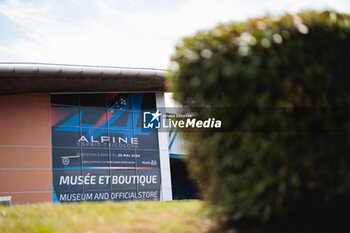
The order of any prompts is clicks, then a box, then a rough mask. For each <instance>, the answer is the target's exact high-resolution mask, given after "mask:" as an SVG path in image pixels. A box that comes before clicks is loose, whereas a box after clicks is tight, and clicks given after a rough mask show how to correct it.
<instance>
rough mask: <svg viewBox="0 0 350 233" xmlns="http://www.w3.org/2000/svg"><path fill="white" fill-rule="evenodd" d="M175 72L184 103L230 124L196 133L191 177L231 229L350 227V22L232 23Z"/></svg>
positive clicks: (308, 17) (183, 52)
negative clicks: (222, 127) (349, 224)
mask: <svg viewBox="0 0 350 233" xmlns="http://www.w3.org/2000/svg"><path fill="white" fill-rule="evenodd" d="M170 68H171V71H170V74H169V76H170V77H169V78H170V80H171V87H172V88H173V90H174V96H175V99H176V100H178V101H179V102H180V103H182V104H183V105H185V106H189V107H190V108H192V109H191V111H193V112H194V113H196V114H198V116H199V117H202V118H207V117H215V118H216V119H220V120H222V122H223V125H224V126H225V129H222V130H221V131H217V132H208V131H204V130H203V131H200V132H197V133H191V134H189V133H188V134H187V136H188V137H187V140H189V141H190V146H189V155H190V156H189V159H188V165H189V170H190V172H191V175H192V177H193V178H194V179H195V180H197V181H198V182H199V184H200V189H201V191H202V194H203V196H204V198H205V199H206V200H208V202H209V208H210V211H211V213H212V215H213V216H214V217H215V218H216V219H217V220H218V221H219V222H220V223H223V224H221V225H224V226H225V227H227V228H231V227H235V228H236V229H240V230H241V231H243V232H244V230H247V229H248V230H249V229H250V230H252V229H255V228H257V229H259V230H258V231H257V232H259V231H267V232H274V230H275V231H277V232H288V229H289V231H290V232H296V231H293V230H292V229H294V230H295V229H299V231H297V232H308V231H310V232H312V231H315V230H316V229H317V230H325V229H332V230H334V229H336V228H337V227H339V226H343V225H344V224H345V223H346V221H347V220H348V216H349V213H348V212H349V211H350V209H349V207H350V150H349V145H350V140H349V139H350V138H349V128H350V127H349V122H350V119H349V116H350V115H349V107H350V91H349V88H350V86H349V77H350V16H349V15H345V14H339V13H336V12H331V11H326V12H321V13H317V12H310V11H307V12H302V13H300V14H298V15H290V14H286V15H284V16H281V17H275V16H267V17H265V18H259V19H250V20H248V21H247V22H243V23H233V24H222V25H219V26H218V27H216V28H214V29H213V30H210V31H205V32H199V33H197V34H196V35H195V36H194V37H192V38H185V39H183V40H182V42H181V43H180V44H179V45H178V46H177V47H176V52H175V54H174V55H173V56H172V58H171V65H170ZM199 106H205V107H211V108H206V109H205V110H203V109H202V110H201V108H196V107H199ZM228 129H229V130H228ZM276 229H277V230H276ZM254 232H255V231H254Z"/></svg>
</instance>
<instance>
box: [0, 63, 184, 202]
mask: <svg viewBox="0 0 350 233" xmlns="http://www.w3.org/2000/svg"><path fill="white" fill-rule="evenodd" d="M164 74H165V71H163V70H157V69H136V68H135V69H130V68H116V67H95V66H72V65H52V64H28V63H21V64H19V63H2V64H0V95H1V96H0V132H1V134H0V196H11V197H12V203H13V204H26V203H39V202H80V201H105V200H115V201H121V200H163V201H165V200H172V198H173V197H172V182H171V170H170V167H171V165H170V157H171V154H170V156H169V151H171V150H172V149H171V148H172V146H173V144H174V140H173V139H172V138H171V139H170V140H169V136H170V137H174V135H171V134H169V133H168V132H161V131H159V130H157V128H156V127H144V126H145V120H146V118H149V120H151V121H152V119H151V118H153V117H157V115H153V114H155V113H156V112H157V109H165V101H164V91H165V78H164ZM175 136H176V135H175ZM175 144H176V143H175ZM177 156H180V157H181V155H178V154H173V157H177Z"/></svg>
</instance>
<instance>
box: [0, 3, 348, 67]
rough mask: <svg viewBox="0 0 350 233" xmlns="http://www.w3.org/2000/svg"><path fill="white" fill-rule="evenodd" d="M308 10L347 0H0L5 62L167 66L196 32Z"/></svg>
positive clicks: (340, 7)
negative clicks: (176, 48)
mask: <svg viewBox="0 0 350 233" xmlns="http://www.w3.org/2000/svg"><path fill="white" fill-rule="evenodd" d="M310 9H312V10H324V9H333V10H337V11H339V12H342V13H350V0H0V62H43V63H58V64H77V65H104V66H118V67H139V68H160V69H167V68H168V66H169V63H170V62H169V61H170V56H171V54H172V53H173V52H174V51H175V45H176V44H177V43H179V41H180V40H181V39H182V38H184V37H188V36H192V35H194V34H195V33H196V32H198V31H201V30H208V29H211V28H213V27H215V26H216V25H218V24H219V23H229V22H233V21H236V22H238V21H243V20H246V19H248V18H252V17H259V16H264V15H266V14H274V15H279V14H284V13H286V12H289V13H296V12H298V11H300V10H310Z"/></svg>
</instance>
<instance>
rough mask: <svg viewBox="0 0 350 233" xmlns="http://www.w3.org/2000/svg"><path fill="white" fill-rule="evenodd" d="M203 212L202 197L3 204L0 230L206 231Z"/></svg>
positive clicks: (100, 232) (207, 225)
mask: <svg viewBox="0 0 350 233" xmlns="http://www.w3.org/2000/svg"><path fill="white" fill-rule="evenodd" d="M202 212H203V202H201V201H198V200H189V201H169V202H158V201H154V202H141V201H137V202H119V203H117V202H104V203H81V204H80V203H78V204H39V205H17V206H8V207H6V206H0V232H1V233H5V232H6V233H15V232H20V233H27V232H38V233H44V232H45V233H46V232H64V233H69V232H74V233H75V232H77V233H80V232H81V233H103V232H142V233H147V232H162V233H166V232H176V233H180V232H206V231H208V230H209V228H210V227H211V226H212V225H213V223H212V222H211V221H210V220H209V219H208V218H206V217H204V216H203V214H201V213H202Z"/></svg>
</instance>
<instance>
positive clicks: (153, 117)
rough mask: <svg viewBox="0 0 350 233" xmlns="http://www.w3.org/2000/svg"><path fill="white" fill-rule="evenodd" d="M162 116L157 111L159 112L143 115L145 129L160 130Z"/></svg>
mask: <svg viewBox="0 0 350 233" xmlns="http://www.w3.org/2000/svg"><path fill="white" fill-rule="evenodd" d="M161 115H162V114H161V113H160V112H159V110H158V109H157V112H144V113H143V127H144V128H145V129H159V128H160V116H161Z"/></svg>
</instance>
